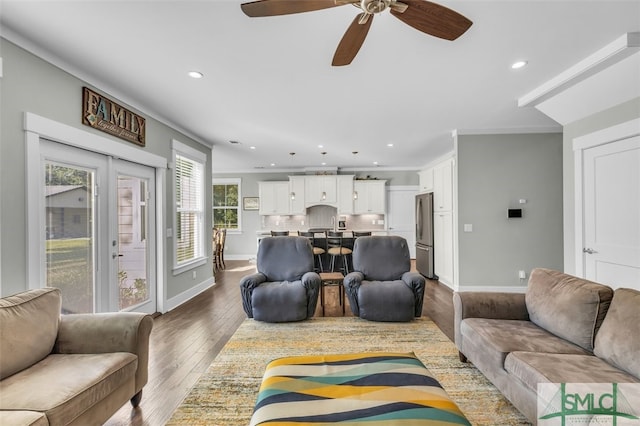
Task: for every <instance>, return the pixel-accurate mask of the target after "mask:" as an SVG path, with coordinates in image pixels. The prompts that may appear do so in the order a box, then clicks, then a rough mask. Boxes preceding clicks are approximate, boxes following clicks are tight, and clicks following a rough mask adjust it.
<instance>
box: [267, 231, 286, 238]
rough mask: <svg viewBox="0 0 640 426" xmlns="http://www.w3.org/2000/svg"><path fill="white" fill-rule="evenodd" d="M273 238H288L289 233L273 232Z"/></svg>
mask: <svg viewBox="0 0 640 426" xmlns="http://www.w3.org/2000/svg"><path fill="white" fill-rule="evenodd" d="M271 236H272V237H288V236H289V231H271Z"/></svg>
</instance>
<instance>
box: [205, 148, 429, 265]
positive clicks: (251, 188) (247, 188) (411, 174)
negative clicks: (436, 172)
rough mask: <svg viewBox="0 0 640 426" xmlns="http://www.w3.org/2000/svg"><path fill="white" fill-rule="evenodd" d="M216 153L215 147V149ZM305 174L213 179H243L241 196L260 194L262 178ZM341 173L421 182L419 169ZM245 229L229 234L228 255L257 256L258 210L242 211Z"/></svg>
mask: <svg viewBox="0 0 640 426" xmlns="http://www.w3.org/2000/svg"><path fill="white" fill-rule="evenodd" d="M213 155H215V148H214V151H213ZM296 174H303V173H300V172H289V173H286V172H278V173H244V174H242V175H240V176H238V175H233V174H229V173H224V174H223V173H220V174H216V173H214V174H213V178H214V179H215V178H223V179H224V178H240V179H241V190H242V197H257V196H258V182H260V181H286V180H289V176H290V175H296ZM340 174H353V175H355V176H357V177H362V178H365V177H367V176H370V177H372V178H378V179H386V180H387V181H388V182H387V185H388V186H389V185H397V186H400V185H418V174H417V172H416V171H395V172H394V171H385V172H380V171H376V170H368V171H357V172H350V171H345V172H344V173H340ZM241 214H242V232H241V233H227V244H226V247H225V252H224V254H225V258H229V259H233V258H241V259H245V258H249V257H251V256H255V253H256V251H257V248H258V246H257V236H256V233H257V231H259V230H261V229H262V226H261V225H262V224H261V219H260V215H259V214H258V212H257V211H254V210H252V211H242V212H241Z"/></svg>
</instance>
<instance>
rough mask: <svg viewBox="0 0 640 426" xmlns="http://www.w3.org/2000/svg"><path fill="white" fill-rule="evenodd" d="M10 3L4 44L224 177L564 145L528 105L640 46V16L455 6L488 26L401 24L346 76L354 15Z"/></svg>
mask: <svg viewBox="0 0 640 426" xmlns="http://www.w3.org/2000/svg"><path fill="white" fill-rule="evenodd" d="M0 3H1V4H0V13H1V21H0V23H1V24H2V27H1V30H2V35H3V36H4V37H6V38H8V39H9V40H11V41H14V42H16V43H17V44H20V45H21V46H23V47H25V48H27V49H29V50H32V51H34V53H36V54H38V55H40V56H42V57H44V58H45V59H47V60H49V61H50V62H53V63H54V64H56V65H58V66H60V67H61V68H63V69H65V70H67V71H69V72H71V73H72V74H74V75H76V76H78V77H80V78H82V79H84V80H86V81H87V82H88V83H90V84H92V85H95V86H96V87H97V88H98V89H100V90H103V91H105V92H107V93H108V94H109V95H111V96H113V97H116V98H118V99H119V100H121V101H122V102H125V103H128V104H129V105H131V106H133V107H135V108H138V109H140V110H142V111H143V112H145V113H147V114H149V115H151V116H153V117H155V118H158V119H160V120H162V121H164V122H166V123H168V124H171V125H173V126H174V127H177V128H178V129H181V130H182V131H184V132H185V133H187V134H188V135H189V136H192V137H194V138H196V139H197V140H199V141H200V142H202V143H204V144H206V145H210V146H213V147H214V164H213V167H214V171H215V172H240V171H241V172H251V171H275V170H283V169H288V170H289V169H302V168H305V167H322V164H321V163H322V162H325V163H326V167H339V168H342V169H346V170H349V169H351V170H363V169H372V168H374V169H375V168H378V169H380V170H394V169H417V168H419V167H421V166H423V165H425V164H427V163H428V162H429V161H432V160H433V159H435V158H437V157H439V156H441V155H443V154H445V153H446V152H447V151H450V150H451V149H452V148H453V145H452V137H451V132H452V131H453V130H455V129H458V130H460V131H464V132H473V131H480V132H483V133H486V132H487V131H505V130H510V131H511V130H512V131H514V132H517V131H524V130H527V131H548V130H550V129H555V130H560V129H561V127H560V126H559V125H558V124H557V123H556V122H555V121H553V120H551V119H550V118H548V117H547V116H545V115H544V114H543V113H541V112H540V111H538V110H537V109H535V108H534V107H518V106H517V100H518V98H519V97H521V96H523V95H526V94H527V93H529V92H530V91H532V90H534V89H535V88H537V87H538V86H540V85H541V84H543V83H545V82H546V81H548V80H549V79H551V78H553V77H555V76H556V75H558V74H559V73H561V72H562V71H564V70H565V69H567V68H569V67H571V66H572V65H574V64H576V63H577V62H579V61H581V60H582V59H584V58H585V57H587V56H589V55H591V54H592V53H593V52H595V51H597V50H598V49H600V48H602V47H603V46H605V45H607V44H609V43H610V42H612V41H613V40H615V39H616V38H618V37H620V36H621V35H622V34H624V33H627V32H634V31H639V30H640V0H633V1H631V0H627V1H609V0H604V1H580V0H571V1H556V0H541V1H523V0H505V1H480V0H473V1H451V0H443V1H441V2H440V4H443V5H445V6H447V7H450V8H452V9H454V10H456V11H457V12H459V13H461V14H463V15H465V16H466V17H467V18H469V19H471V20H472V21H473V22H474V24H473V26H472V27H471V28H470V29H469V31H467V32H466V33H465V34H464V35H462V37H460V38H459V39H458V40H456V41H453V42H450V41H445V40H441V39H437V38H434V37H431V36H428V35H426V34H423V33H421V32H419V31H417V30H415V29H413V28H411V27H409V26H407V25H405V24H404V23H402V22H401V21H399V20H398V19H396V18H395V17H393V16H392V15H390V14H389V13H388V11H386V12H384V13H383V14H381V15H376V16H375V19H374V22H373V25H372V27H371V30H370V32H369V35H368V37H367V39H366V40H365V43H364V45H363V46H362V48H361V50H360V52H359V53H358V55H357V56H356V58H355V60H354V61H353V63H352V64H351V65H348V66H345V67H332V66H331V59H332V57H333V53H334V50H335V48H336V46H337V45H338V42H339V41H340V39H341V37H342V35H343V33H344V31H345V30H346V29H347V27H348V26H349V24H350V23H351V21H352V19H353V18H354V17H355V15H356V14H357V12H358V10H357V9H356V8H354V7H352V6H350V5H346V6H341V7H336V8H332V9H326V10H321V11H316V12H309V13H303V14H297V15H287V16H278V17H268V18H249V17H247V16H245V15H244V14H243V13H242V11H241V10H240V4H241V3H242V1H240V0H223V1H212V0H199V1H189V0H146V1H134V0H129V1H123V0H84V1H79V0H78V1H59V0H44V1H32V0H0ZM521 59H523V60H527V61H529V65H528V66H527V67H525V68H523V69H520V70H512V69H511V68H510V65H511V63H513V62H514V61H516V60H521ZM191 70H197V71H200V72H202V73H203V74H204V78H203V79H200V80H194V79H191V78H189V77H188V76H187V72H188V71H191ZM230 141H237V142H240V143H239V144H231V143H230ZM389 143H393V145H394V146H393V147H388V146H387V144H389ZM318 145H323V148H319V147H318ZM252 146H253V147H255V149H251V147H252ZM354 151H357V152H358V154H353V152H354ZM292 152H295V155H290V153H292ZM321 152H326V154H324V155H323V154H321ZM374 161H377V162H378V165H377V166H374ZM272 164H273V165H272Z"/></svg>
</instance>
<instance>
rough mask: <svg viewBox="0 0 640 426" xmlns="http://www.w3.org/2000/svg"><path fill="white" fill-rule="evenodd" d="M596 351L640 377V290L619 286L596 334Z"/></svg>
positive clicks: (617, 365)
mask: <svg viewBox="0 0 640 426" xmlns="http://www.w3.org/2000/svg"><path fill="white" fill-rule="evenodd" d="M594 353H595V354H596V355H597V356H599V357H600V358H603V359H605V360H606V361H608V362H610V363H611V364H613V365H615V366H616V367H618V368H620V369H622V370H624V371H626V372H627V373H630V374H633V375H634V376H636V377H638V378H640V356H638V354H640V291H637V290H632V289H629V288H619V289H617V290H616V291H615V294H614V296H613V300H612V302H611V306H610V307H609V312H608V313H607V316H606V317H605V319H604V322H603V323H602V327H600V331H598V334H597V335H596V344H595V349H594Z"/></svg>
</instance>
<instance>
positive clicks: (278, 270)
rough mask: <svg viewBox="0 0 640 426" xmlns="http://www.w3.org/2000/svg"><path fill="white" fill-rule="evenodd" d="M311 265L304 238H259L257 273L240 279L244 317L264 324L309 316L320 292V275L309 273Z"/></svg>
mask: <svg viewBox="0 0 640 426" xmlns="http://www.w3.org/2000/svg"><path fill="white" fill-rule="evenodd" d="M313 263H314V262H313V250H312V248H311V242H310V241H309V239H308V238H305V237H297V236H291V237H266V238H263V239H262V240H261V241H260V244H259V246H258V258H257V269H258V272H257V273H255V274H251V275H247V276H245V277H243V278H242V279H241V280H240V293H241V295H242V305H243V307H244V311H245V312H246V313H247V316H248V317H249V318H253V319H255V320H258V321H264V322H289V321H301V320H304V319H307V318H310V317H312V316H313V314H314V312H315V309H316V304H317V302H318V292H319V289H320V275H318V274H317V273H316V272H313V270H314V269H313V267H314V264H313Z"/></svg>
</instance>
